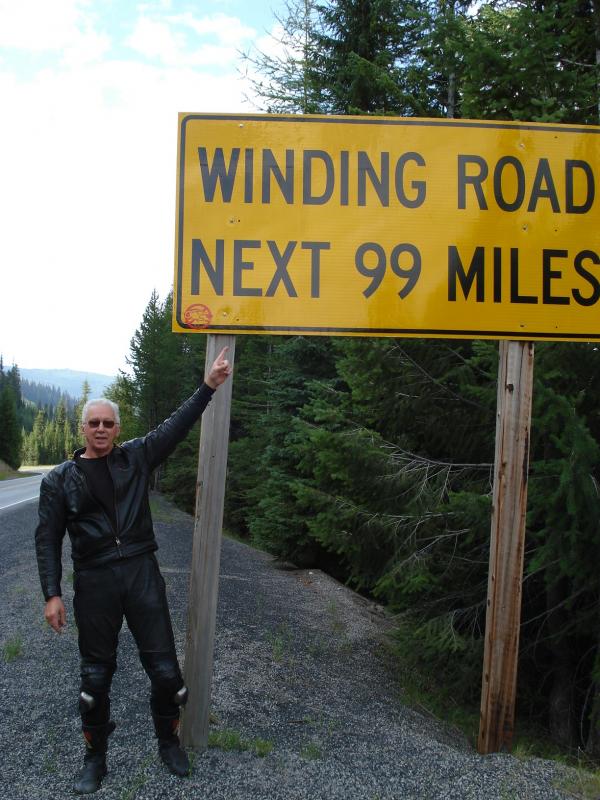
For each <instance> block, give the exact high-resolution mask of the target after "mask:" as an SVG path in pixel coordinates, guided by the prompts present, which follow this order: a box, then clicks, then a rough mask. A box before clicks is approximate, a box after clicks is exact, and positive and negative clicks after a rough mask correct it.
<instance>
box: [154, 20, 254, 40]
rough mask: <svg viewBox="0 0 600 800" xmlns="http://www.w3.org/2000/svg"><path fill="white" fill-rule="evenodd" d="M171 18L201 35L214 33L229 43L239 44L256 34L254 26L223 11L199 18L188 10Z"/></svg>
mask: <svg viewBox="0 0 600 800" xmlns="http://www.w3.org/2000/svg"><path fill="white" fill-rule="evenodd" d="M170 20H171V21H172V22H173V23H176V24H179V25H185V26H187V27H189V28H191V29H192V30H194V31H195V32H196V33H197V34H198V35H200V36H206V35H207V34H208V35H210V34H213V35H214V36H216V37H217V39H219V41H220V42H222V43H223V44H228V45H234V46H238V45H240V44H241V43H242V42H245V41H248V40H251V39H253V38H254V37H255V36H256V31H255V29H254V28H251V27H249V26H248V25H244V23H243V22H242V21H241V20H240V19H238V18H237V17H230V16H227V15H226V14H221V13H218V14H213V15H212V16H210V17H201V18H200V19H197V18H196V17H194V16H193V15H192V14H190V13H189V12H187V13H185V14H180V15H178V16H174V17H170Z"/></svg>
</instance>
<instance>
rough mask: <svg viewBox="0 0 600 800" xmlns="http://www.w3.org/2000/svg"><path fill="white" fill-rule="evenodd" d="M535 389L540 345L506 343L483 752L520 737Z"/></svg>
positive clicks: (498, 427) (483, 697)
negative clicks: (519, 675)
mask: <svg viewBox="0 0 600 800" xmlns="http://www.w3.org/2000/svg"><path fill="white" fill-rule="evenodd" d="M532 392H533V343H532V342H515V341H502V342H500V360H499V366H498V407H497V415H498V416H497V420H496V457H495V467H494V494H493V508H492V532H491V541H490V568H489V575H488V599H487V615H486V628H485V649H484V657H483V677H482V687H481V720H480V728H479V740H478V750H479V752H480V753H493V752H498V751H500V750H508V749H510V746H511V742H512V736H513V727H514V717H515V696H516V687H517V663H518V650H519V626H520V621H521V587H522V582H523V555H524V545H525V513H526V508H527V474H528V465H529V438H530V429H531V398H532Z"/></svg>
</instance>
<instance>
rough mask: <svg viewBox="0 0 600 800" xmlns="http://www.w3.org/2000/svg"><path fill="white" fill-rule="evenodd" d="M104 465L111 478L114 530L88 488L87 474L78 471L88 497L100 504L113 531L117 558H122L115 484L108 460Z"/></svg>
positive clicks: (107, 517)
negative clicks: (115, 519)
mask: <svg viewBox="0 0 600 800" xmlns="http://www.w3.org/2000/svg"><path fill="white" fill-rule="evenodd" d="M106 466H107V468H108V474H109V475H110V479H111V481H112V485H113V499H114V501H115V517H116V518H117V529H116V530H115V526H114V525H113V524H112V520H111V518H110V517H109V516H108V514H107V513H106V511H105V510H104V507H103V505H102V503H98V501H97V500H96V498H95V497H94V495H93V494H92V491H91V489H90V484H89V482H88V479H87V475H86V474H85V472H84V471H83V470H82V469H80V470H79V472H80V473H81V475H82V476H83V480H84V482H85V485H86V486H87V490H88V492H89V494H90V497H93V498H94V500H96V502H97V503H98V505H99V506H100V509H101V511H102V513H103V514H104V516H105V518H106V521H107V522H108V525H109V527H110V529H111V531H112V532H113V536H114V539H115V545H116V546H117V553H118V554H119V558H123V553H122V552H121V540H120V539H119V509H118V506H117V489H116V486H115V480H114V478H113V475H112V472H111V471H110V465H109V463H108V461H107V462H106Z"/></svg>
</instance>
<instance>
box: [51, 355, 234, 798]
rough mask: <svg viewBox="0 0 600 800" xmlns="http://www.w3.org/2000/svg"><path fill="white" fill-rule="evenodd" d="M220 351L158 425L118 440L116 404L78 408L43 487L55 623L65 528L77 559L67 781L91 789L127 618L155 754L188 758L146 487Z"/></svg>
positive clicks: (214, 375) (187, 422)
mask: <svg viewBox="0 0 600 800" xmlns="http://www.w3.org/2000/svg"><path fill="white" fill-rule="evenodd" d="M226 351H227V348H224V349H223V350H222V351H221V353H220V354H219V355H218V356H217V358H216V360H215V362H214V364H213V365H212V367H211V369H210V370H209V372H208V375H207V376H206V378H205V382H204V383H203V384H202V385H201V386H200V388H199V389H197V390H196V392H195V393H194V394H193V395H192V396H191V397H190V398H189V399H188V400H186V401H185V402H184V403H183V404H182V405H181V406H180V407H179V408H178V409H177V411H175V412H174V413H173V414H172V415H171V416H170V417H169V419H167V420H165V422H163V423H162V424H161V425H159V426H158V428H156V430H154V431H151V432H150V433H148V434H147V435H146V436H144V437H142V438H140V439H133V440H132V441H129V442H125V443H124V444H122V445H116V444H115V439H116V438H117V436H118V435H119V430H120V428H119V409H118V407H117V405H116V404H115V403H112V402H111V401H110V400H106V399H100V400H91V401H90V402H88V403H86V405H85V406H84V408H83V412H82V432H83V437H84V439H85V447H83V448H81V449H80V450H78V451H77V452H76V453H75V455H74V457H73V459H72V460H70V461H65V462H64V463H63V464H60V465H59V466H58V467H55V468H54V469H53V470H51V471H50V472H49V473H48V474H47V475H46V476H45V478H44V479H43V481H42V485H41V488H40V503H39V524H38V526H37V529H36V533H35V542H36V551H37V560H38V567H39V573H40V580H41V583H42V590H43V592H44V597H45V599H46V607H45V612H44V613H45V617H46V620H47V621H48V623H49V624H50V626H51V627H52V628H53V629H54V630H55V631H57V632H60V631H61V629H62V628H63V627H64V626H65V624H66V613H65V607H64V604H63V601H62V598H61V586H60V583H61V574H62V566H61V549H62V540H63V538H64V534H65V530H68V532H69V537H70V539H71V555H72V558H73V566H74V580H73V584H74V589H75V596H74V599H73V608H74V613H75V621H76V623H77V628H78V636H79V651H80V654H81V690H80V694H79V710H80V713H81V720H82V729H83V735H84V738H85V742H86V753H85V757H84V766H83V769H82V771H81V773H80V774H79V776H78V777H77V779H76V781H75V783H74V786H73V789H74V791H75V792H77V793H79V794H89V793H91V792H95V791H96V790H97V789H99V788H100V784H101V782H102V779H103V777H104V776H105V775H106V772H107V769H106V750H107V742H108V737H109V736H110V734H111V733H112V732H113V730H114V729H115V723H114V722H112V721H111V719H110V697H109V693H110V685H111V681H112V676H113V673H114V671H115V669H116V651H117V641H118V635H119V631H120V628H121V625H122V623H123V617H125V619H126V620H127V624H128V626H129V629H130V630H131V632H132V634H133V636H134V638H135V641H136V644H137V647H138V650H139V655H140V660H141V662H142V665H143V667H144V669H145V671H146V673H147V674H148V677H149V678H150V682H151V696H150V705H151V709H152V717H153V721H154V728H155V733H156V737H157V739H158V746H159V753H160V756H161V758H162V760H163V761H164V763H165V764H166V765H167V767H168V768H169V770H170V771H171V772H172V773H174V774H175V775H186V774H188V772H189V762H188V758H187V755H186V754H185V751H184V750H183V749H182V748H181V747H180V743H179V738H178V736H177V731H178V724H179V712H180V708H181V706H182V705H183V704H184V703H185V701H186V699H187V689H186V688H185V686H184V683H183V678H182V676H181V671H180V669H179V664H178V662H177V655H176V652H175V644H174V639H173V630H172V627H171V620H170V616H169V610H168V607H167V600H166V594H165V583H164V580H163V578H162V575H161V574H160V570H159V568H158V563H157V561H156V557H155V555H154V551H155V550H156V549H157V547H158V545H157V543H156V539H155V538H154V532H153V528H152V519H151V516H150V505H149V500H148V486H149V481H150V477H151V474H152V471H153V470H154V469H155V468H156V467H157V466H158V465H159V464H160V463H162V462H163V461H164V460H165V459H166V458H167V456H168V455H169V454H170V453H171V452H172V451H173V450H174V449H175V447H176V445H177V444H178V443H179V442H180V441H182V439H184V438H185V436H186V434H187V433H188V431H189V430H190V429H191V427H192V426H193V424H194V423H195V422H196V420H197V419H198V418H199V417H200V415H201V414H202V412H203V411H204V409H205V408H206V406H207V404H208V403H209V401H210V399H211V397H212V395H213V393H214V391H215V390H216V389H217V388H218V387H219V386H220V385H221V384H222V383H223V382H224V381H225V380H226V379H227V378H228V376H229V375H230V374H231V367H230V365H229V362H228V361H227V359H226V358H225V355H226Z"/></svg>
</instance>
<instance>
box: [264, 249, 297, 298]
mask: <svg viewBox="0 0 600 800" xmlns="http://www.w3.org/2000/svg"><path fill="white" fill-rule="evenodd" d="M267 245H268V247H269V250H270V251H271V255H272V256H273V261H274V262H275V267H276V269H275V274H274V275H273V278H272V279H271V283H270V284H269V288H268V289H267V291H266V292H265V297H273V295H274V294H275V292H276V290H277V287H278V285H279V284H280V283H283V284H284V286H285V288H286V291H287V293H288V297H298V292H297V291H296V289H295V287H294V284H293V283H292V279H291V278H290V276H289V274H288V271H287V266H288V264H289V263H290V258H291V257H292V253H293V252H294V250H295V248H296V245H297V242H288V243H287V246H286V248H285V250H284V252H283V253H280V252H279V248H278V247H277V244H276V242H274V241H272V240H269V241H268V242H267Z"/></svg>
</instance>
